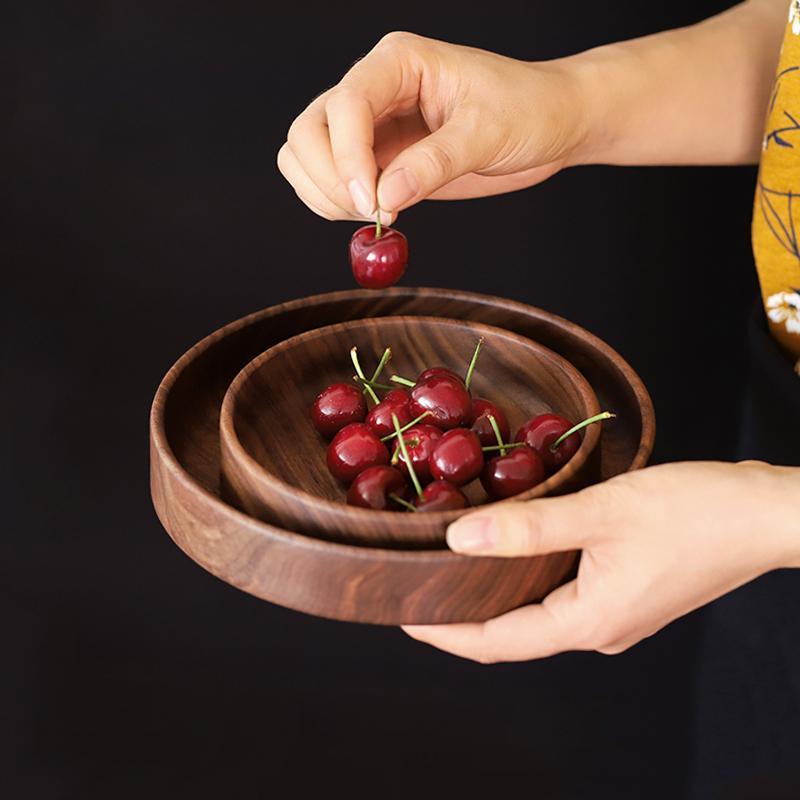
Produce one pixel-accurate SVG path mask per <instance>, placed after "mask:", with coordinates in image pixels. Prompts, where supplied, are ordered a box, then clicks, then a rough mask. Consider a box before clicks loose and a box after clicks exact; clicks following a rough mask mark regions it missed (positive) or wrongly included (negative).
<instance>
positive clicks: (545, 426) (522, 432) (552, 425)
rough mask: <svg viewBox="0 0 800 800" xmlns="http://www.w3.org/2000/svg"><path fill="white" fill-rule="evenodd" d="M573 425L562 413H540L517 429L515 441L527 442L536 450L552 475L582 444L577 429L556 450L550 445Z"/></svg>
mask: <svg viewBox="0 0 800 800" xmlns="http://www.w3.org/2000/svg"><path fill="white" fill-rule="evenodd" d="M571 427H572V423H571V422H570V421H569V420H568V419H567V418H566V417H562V416H561V415H560V414H539V416H538V417H534V418H533V419H530V420H528V421H527V422H526V423H525V424H524V425H523V426H522V427H521V428H520V429H519V430H518V431H517V435H516V436H515V437H514V441H515V442H525V444H527V445H528V446H529V447H532V448H533V449H534V450H536V452H537V453H539V455H540V456H541V458H542V462H543V463H544V467H545V469H546V470H547V473H548V474H549V475H552V474H553V473H554V472H557V471H558V470H560V469H561V467H563V466H564V464H566V463H567V461H569V460H570V459H571V458H572V456H574V455H575V453H577V452H578V448H579V447H580V446H581V435H580V433H578V432H577V431H576V432H575V433H573V434H571V435H570V436H568V437H567V438H566V439H564V441H563V442H561V444H560V445H559V446H558V447H557V448H556V449H555V450H554V451H553V450H551V449H550V445H552V444H553V442H555V440H556V439H558V437H559V436H562V435H563V434H565V433H566V432H567V431H568V430H569V429H570V428H571ZM520 449H521V448H520Z"/></svg>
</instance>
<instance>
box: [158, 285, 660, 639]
mask: <svg viewBox="0 0 800 800" xmlns="http://www.w3.org/2000/svg"><path fill="white" fill-rule="evenodd" d="M392 314H415V315H432V316H444V317H452V318H457V319H471V320H476V321H482V322H486V323H489V324H498V325H500V326H503V327H505V328H507V329H509V330H513V331H515V332H516V333H519V334H521V335H523V336H528V337H530V338H532V339H534V340H536V341H539V342H541V343H543V344H545V345H546V346H548V347H551V348H552V349H553V350H555V351H556V352H558V353H560V354H561V355H563V356H564V357H565V358H567V359H568V360H570V361H571V362H572V363H573V364H575V365H576V366H577V367H578V369H580V371H581V372H582V373H583V374H584V375H585V376H586V378H587V379H588V380H589V382H590V383H591V385H592V387H593V388H594V390H595V392H596V394H597V396H598V398H599V400H600V405H601V407H603V408H608V409H610V410H613V411H616V412H617V413H618V414H619V415H620V417H619V418H618V419H617V420H616V421H615V424H614V426H613V427H609V428H607V429H606V430H605V431H604V435H603V437H602V439H601V443H600V454H601V459H600V468H601V475H602V477H604V478H607V477H611V476H613V475H616V474H618V473H620V472H623V471H626V470H628V469H637V468H640V467H642V466H644V465H645V464H646V463H647V459H648V457H649V455H650V452H651V450H652V446H653V440H654V437H655V416H654V413H653V407H652V403H651V401H650V398H649V396H648V394H647V391H646V389H645V387H644V386H643V385H642V383H641V380H640V379H639V378H638V377H637V375H636V374H635V372H634V371H633V370H632V369H631V368H630V366H629V365H628V364H627V363H626V362H625V361H624V360H623V359H622V358H620V357H619V355H618V354H617V353H616V352H615V351H614V350H613V349H612V348H610V347H608V345H606V344H604V343H603V342H602V341H601V340H599V339H597V338H596V337H594V336H592V335H591V334H589V333H588V332H586V331H585V330H583V329H582V328H580V327H579V326H577V325H574V324H572V323H569V322H567V321H566V320H563V319H561V318H559V317H557V316H555V315H552V314H549V313H547V312H544V311H542V310H540V309H536V308H533V307H531V306H526V305H524V304H522V303H517V302H515V301H512V300H505V299H502V298H496V297H489V296H485V295H476V294H472V293H469V292H458V291H453V290H448V289H415V288H407V287H396V288H394V289H390V290H386V291H383V292H380V293H373V292H370V291H367V290H353V291H345V292H335V293H331V294H327V295H317V296H315V297H308V298H303V299H302V300H295V301H292V302H290V303H285V304H282V305H279V306H273V307H271V308H268V309H264V310H262V311H259V312H257V313H255V314H251V315H250V316H247V317H243V318H242V319H240V320H237V321H236V322H233V323H231V324H229V325H226V326H225V327H224V328H221V329H220V330H218V331H216V332H215V333H212V334H211V335H209V336H207V337H206V338H205V339H203V340H202V341H201V342H199V343H198V344H196V345H195V346H194V347H192V348H191V349H190V350H189V351H188V352H187V353H186V354H185V355H184V356H182V357H181V358H180V359H179V360H178V362H177V363H176V364H175V365H174V366H173V367H172V368H171V369H170V370H169V372H168V373H167V375H166V376H165V378H164V380H163V381H162V383H161V385H160V386H159V388H158V391H157V392H156V396H155V399H154V402H153V407H152V411H151V418H150V437H151V488H152V495H153V502H154V505H155V508H156V512H157V513H158V516H159V518H160V520H161V521H162V523H163V525H164V527H165V528H166V529H167V531H168V532H169V534H170V536H171V537H172V538H173V540H174V541H175V542H176V544H177V545H178V546H179V547H180V548H181V549H182V550H183V551H184V552H185V553H186V554H187V555H189V556H190V557H191V558H192V559H194V560H195V561H196V562H197V563H198V564H200V565H201V566H202V567H204V568H205V569H207V570H208V571H210V572H211V573H213V574H214V575H216V576H218V577H219V578H221V579H222V580H225V581H227V582H228V583H230V584H232V585H234V586H237V587H238V588H240V589H242V590H243V591H246V592H249V593H251V594H253V595H255V596H257V597H260V598H262V599H264V600H268V601H270V602H273V603H278V604H280V605H284V606H287V607H289V608H293V609H296V610H299V611H304V612H306V613H310V614H316V615H319V616H324V617H331V618H335V619H342V620H351V621H359V622H371V623H377V624H386V625H396V624H401V623H442V622H456V621H464V620H483V619H488V618H490V617H494V616H496V615H498V614H500V613H502V612H504V611H508V610H509V609H511V608H516V607H518V606H520V605H523V604H525V603H529V602H533V601H536V600H538V599H541V598H542V597H543V596H544V595H546V594H547V593H548V592H549V591H551V590H552V589H553V588H555V587H556V586H557V585H559V584H560V583H561V582H563V580H565V579H566V577H567V576H568V575H569V574H570V573H571V572H572V571H573V570H574V567H575V560H576V554H575V553H565V554H559V555H553V556H547V557H541V558H530V559H510V560H507V559H487V558H477V559H469V558H466V557H464V556H459V555H456V554H454V553H450V552H448V551H445V550H441V551H439V550H436V551H401V550H386V549H378V548H365V547H355V546H350V545H344V544H337V543H332V542H325V541H322V540H318V539H314V538H313V537H308V536H302V535H300V534H295V533H291V532H288V531H284V530H280V529H278V528H276V527H274V526H271V525H269V524H267V523H264V522H261V521H259V520H255V519H253V518H251V517H248V516H247V515H245V514H243V513H242V512H240V511H238V510H236V509H234V508H233V507H231V506H230V505H228V504H227V503H225V502H224V501H222V500H221V499H220V496H219V476H220V459H219V410H220V406H221V403H222V397H223V395H224V393H225V391H226V389H227V387H228V385H229V384H230V382H231V380H232V379H233V377H234V376H235V375H236V373H238V372H239V370H241V368H242V367H243V366H244V365H245V364H247V363H248V362H249V361H251V360H252V359H253V358H255V356H257V355H258V354H259V353H261V352H262V351H264V350H265V349H267V348H268V347H270V346H271V345H273V344H275V343H277V342H279V341H282V340H283V339H286V338H288V337H290V336H293V335H295V334H297V333H301V332H303V331H305V330H309V329H311V328H316V327H319V326H321V325H326V324H331V323H335V322H340V321H343V320H347V319H360V318H363V317H369V316H388V315H392Z"/></svg>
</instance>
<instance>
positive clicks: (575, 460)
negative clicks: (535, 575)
mask: <svg viewBox="0 0 800 800" xmlns="http://www.w3.org/2000/svg"><path fill="white" fill-rule="evenodd" d="M380 322H387V323H390V324H398V325H403V324H408V323H418V322H422V323H425V322H427V323H435V324H436V325H441V326H444V327H449V326H452V327H453V328H464V327H465V326H466V327H468V328H470V329H473V330H475V332H476V334H477V335H479V336H480V335H482V336H484V337H485V338H486V339H487V341H491V340H490V338H489V337H492V336H495V337H497V336H502V337H504V338H505V339H506V340H508V341H511V342H514V343H515V344H517V345H519V346H521V347H524V348H526V349H527V350H529V351H530V350H533V351H535V352H536V353H537V356H538V357H544V358H546V359H547V360H549V361H550V362H551V363H552V364H554V365H555V366H556V367H557V368H558V369H559V370H560V371H561V373H563V374H564V376H565V380H566V381H568V382H570V383H571V384H572V385H573V386H575V387H576V389H577V391H578V393H579V394H580V395H581V397H582V398H583V400H584V401H585V403H586V405H587V409H588V411H587V416H593V415H594V414H597V413H599V412H600V405H599V399H598V397H597V394H596V393H595V391H594V389H593V388H592V385H591V384H590V383H589V381H588V380H587V379H586V377H585V376H584V375H583V373H581V372H580V370H578V368H577V367H575V366H574V365H573V364H572V363H571V362H570V361H568V360H567V359H566V358H564V356H562V355H560V354H559V353H557V352H555V351H554V350H552V349H551V348H549V347H547V346H546V345H543V344H541V343H540V342H537V341H536V340H534V339H531V338H529V337H526V336H522V335H520V334H518V333H515V332H514V331H509V330H506V329H505V328H501V327H499V326H497V325H489V324H486V323H483V322H476V321H474V320H459V319H453V318H448V317H436V316H431V315H424V316H422V315H400V314H398V315H390V316H381V317H364V318H360V319H353V320H346V321H344V322H337V323H333V324H331V325H324V326H321V327H319V328H313V329H311V330H308V331H303V332H302V333H299V334H296V335H295V336H292V337H289V338H288V339H284V340H283V341H281V342H278V343H277V344H275V345H273V346H272V347H269V348H267V349H266V350H264V351H263V352H261V353H259V354H258V355H257V356H256V357H255V358H253V359H252V360H251V361H249V362H248V363H247V364H245V366H244V367H242V369H241V370H239V372H238V373H237V374H236V375H235V377H234V378H233V380H232V381H231V383H230V384H229V386H228V388H227V390H226V391H225V395H224V397H223V400H222V404H221V407H220V416H219V431H220V447H221V464H222V465H224V463H225V460H226V459H225V450H226V448H227V449H228V455H229V457H232V459H233V461H235V463H236V464H237V465H238V466H240V467H243V468H244V469H245V470H246V471H247V475H248V478H249V483H250V485H251V486H253V485H255V487H257V489H258V490H259V491H258V493H259V494H260V495H261V501H262V502H263V503H264V505H265V506H267V507H269V506H270V505H271V503H270V502H269V501H268V500H267V499H266V497H265V494H264V491H265V490H268V491H269V492H272V493H277V494H278V495H280V496H281V498H282V499H283V500H284V501H287V500H290V501H292V502H296V503H299V504H302V505H303V506H305V507H306V508H313V509H315V510H317V511H318V512H320V513H324V514H325V515H326V516H327V515H333V516H335V517H337V518H339V519H343V517H345V516H346V517H347V518H350V519H353V520H359V521H364V522H365V523H367V522H369V521H370V520H372V521H373V522H375V523H376V524H379V523H386V524H388V523H390V522H391V524H392V526H397V527H398V528H399V529H402V530H404V531H406V532H409V531H413V530H415V529H416V530H419V531H420V532H422V531H424V532H426V533H427V535H425V536H420V537H416V538H408V537H407V536H406V537H402V536H398V537H397V540H396V542H393V544H395V546H402V545H404V544H408V545H417V546H418V545H437V544H444V542H445V537H444V532H442V533H441V534H440V535H438V536H433V535H431V534H430V528H431V527H434V526H436V525H437V523H438V524H439V525H447V524H449V523H450V522H452V521H454V520H456V519H458V518H459V517H461V516H464V515H466V514H468V513H470V512H475V511H479V510H481V509H484V508H490V507H494V506H496V505H498V504H500V503H509V502H524V501H526V500H533V499H536V498H539V497H543V496H552V492H553V491H555V490H557V489H558V488H559V487H561V486H563V485H564V484H565V483H567V482H568V481H569V480H570V479H571V478H573V477H574V476H575V474H576V473H577V472H578V471H579V470H581V469H582V468H583V467H584V466H585V464H586V462H587V461H588V459H589V458H590V456H591V454H592V453H593V452H594V451H595V449H596V448H597V446H598V444H599V441H600V435H601V426H600V425H591V426H589V427H588V428H586V429H584V435H583V436H582V437H581V444H580V447H579V448H578V451H577V452H576V453H575V455H574V456H573V457H572V458H571V459H570V460H569V462H568V463H567V464H565V465H564V466H563V467H562V468H561V469H559V470H558V471H557V472H555V473H553V474H552V475H550V476H549V477H548V478H547V479H546V480H544V481H542V482H541V483H539V484H537V485H536V486H534V487H532V488H531V489H528V490H527V491H525V492H520V493H519V494H517V495H514V496H513V497H508V498H503V499H501V500H490V501H489V502H487V503H482V504H480V505H477V506H468V507H467V508H464V509H457V510H451V511H433V512H428V513H426V514H424V515H423V516H422V517H419V516H418V515H416V514H403V513H398V512H397V511H380V510H376V509H367V508H360V507H358V506H352V505H349V504H347V503H346V501H345V500H344V497H343V498H342V500H341V501H335V500H329V499H327V498H325V497H321V496H319V495H316V494H312V493H310V492H307V491H305V490H304V489H301V488H299V487H296V486H293V485H291V484H289V483H287V482H285V481H283V480H281V479H280V478H279V477H278V476H276V475H275V474H274V473H273V472H271V471H270V470H269V469H267V468H266V467H265V466H264V465H263V464H261V463H260V462H259V461H257V460H256V459H255V458H254V457H253V456H252V455H251V453H250V452H249V451H248V449H247V448H246V447H245V446H244V444H243V443H242V441H241V440H240V438H239V436H238V434H237V432H236V425H235V410H236V402H237V400H238V399H239V397H240V396H241V392H242V390H243V388H244V387H245V385H246V384H247V382H248V381H249V380H251V379H252V378H253V376H254V375H255V373H256V372H257V371H258V370H260V369H261V368H262V367H263V366H264V364H266V363H269V362H270V361H271V360H273V359H275V358H278V357H280V356H282V355H284V354H285V353H286V352H287V351H291V350H292V349H294V348H296V347H298V346H301V345H303V344H305V343H307V342H309V341H315V340H318V339H322V338H325V337H326V336H328V335H331V334H333V333H339V332H342V331H347V330H350V329H353V328H357V327H360V326H364V325H365V324H369V325H374V324H375V323H380ZM310 424H311V423H310V422H309V425H310ZM328 444H329V442H327V443H325V444H324V445H323V447H325V448H327V446H328ZM344 491H345V492H346V487H344ZM304 535H306V534H304ZM307 535H314V534H307ZM328 535H329V536H332V537H333V536H335V534H333V533H330V532H329V533H328ZM355 540H357V544H359V545H361V546H382V542H383V541H384V540H385V537H380V542H381V543H379V542H378V537H377V536H376V540H375V544H371V539H370V537H369V536H363V535H359V536H358V537H354V541H355ZM333 541H341V540H337V539H333ZM387 546H391V545H387Z"/></svg>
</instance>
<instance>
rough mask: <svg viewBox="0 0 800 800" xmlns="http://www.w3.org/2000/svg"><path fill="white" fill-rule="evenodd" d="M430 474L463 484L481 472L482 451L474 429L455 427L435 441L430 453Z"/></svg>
mask: <svg viewBox="0 0 800 800" xmlns="http://www.w3.org/2000/svg"><path fill="white" fill-rule="evenodd" d="M430 464H431V475H432V476H433V477H434V478H436V479H437V480H442V481H450V482H451V483H454V484H456V486H463V485H464V484H465V483H469V482H470V481H471V480H472V479H473V478H477V477H478V475H480V474H481V469H482V468H483V451H482V450H481V443H480V440H479V439H478V436H477V434H476V433H475V431H471V430H470V429H469V428H456V429H455V430H452V431H448V432H447V433H445V434H444V436H442V438H441V439H439V441H438V442H436V445H435V446H434V448H433V453H432V454H431V460H430Z"/></svg>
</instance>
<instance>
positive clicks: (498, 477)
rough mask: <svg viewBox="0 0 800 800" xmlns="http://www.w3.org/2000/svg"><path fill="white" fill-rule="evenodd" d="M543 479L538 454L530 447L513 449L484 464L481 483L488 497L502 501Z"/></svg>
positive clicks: (542, 469)
mask: <svg viewBox="0 0 800 800" xmlns="http://www.w3.org/2000/svg"><path fill="white" fill-rule="evenodd" d="M544 478H545V469H544V464H543V463H542V459H541V458H540V457H539V454H538V453H537V452H536V450H534V449H533V448H531V447H515V448H514V449H513V450H511V452H509V453H507V454H506V455H504V456H496V457H495V458H492V459H490V460H489V461H487V462H486V466H485V467H484V468H483V473H482V474H481V483H482V484H483V488H484V489H485V490H486V493H487V494H488V495H489V497H491V498H493V499H495V500H502V499H503V498H506V497H512V496H513V495H515V494H519V493H520V492H525V491H527V490H528V489H532V488H533V487H534V486H536V485H537V484H539V483H541V482H542V481H543V480H544Z"/></svg>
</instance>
